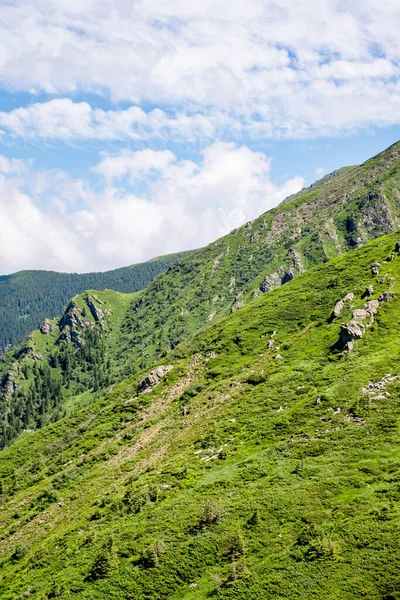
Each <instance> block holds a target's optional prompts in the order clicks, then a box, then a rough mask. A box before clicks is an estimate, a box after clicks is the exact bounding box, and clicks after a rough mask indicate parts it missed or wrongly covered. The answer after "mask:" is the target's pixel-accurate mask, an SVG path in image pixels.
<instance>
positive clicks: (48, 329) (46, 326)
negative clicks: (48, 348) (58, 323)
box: [40, 319, 54, 335]
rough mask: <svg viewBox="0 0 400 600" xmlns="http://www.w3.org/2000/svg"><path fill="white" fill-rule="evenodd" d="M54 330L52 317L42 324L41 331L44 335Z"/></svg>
mask: <svg viewBox="0 0 400 600" xmlns="http://www.w3.org/2000/svg"><path fill="white" fill-rule="evenodd" d="M52 331H54V327H53V324H52V322H51V321H50V319H45V320H44V321H43V323H42V324H41V326H40V333H43V335H47V334H48V333H51V332H52Z"/></svg>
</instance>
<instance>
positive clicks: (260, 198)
mask: <svg viewBox="0 0 400 600" xmlns="http://www.w3.org/2000/svg"><path fill="white" fill-rule="evenodd" d="M0 164H1V160H0ZM96 171H97V173H98V174H99V177H100V178H101V179H102V180H103V182H104V185H103V187H102V189H101V190H100V191H99V192H98V193H97V194H95V193H94V192H93V190H91V189H90V187H89V186H88V184H87V183H85V182H84V181H80V180H73V179H71V178H70V177H69V176H68V175H67V174H66V173H63V172H60V171H52V172H44V173H36V172H35V171H34V170H33V169H32V167H30V170H29V173H28V174H27V175H26V177H25V179H24V187H25V188H29V190H30V191H29V193H28V192H25V193H24V192H23V191H22V190H21V182H20V180H18V179H15V178H14V176H13V174H12V173H9V175H8V176H4V175H3V176H0V222H1V223H2V235H1V236H0V272H11V271H15V270H18V269H22V268H24V269H25V268H49V269H58V270H60V269H61V270H67V271H88V270H93V269H107V268H113V267H116V266H121V265H123V264H130V263H134V262H138V261H142V260H146V259H149V258H151V257H152V256H155V255H160V254H164V253H168V252H174V251H178V250H182V249H186V248H194V247H199V246H202V245H204V244H206V243H208V242H210V241H212V240H214V239H215V238H217V237H218V236H221V235H223V234H225V233H227V232H228V231H230V230H231V229H232V228H233V227H236V226H238V225H240V224H242V223H243V222H245V221H247V220H249V219H252V218H255V217H256V216H258V215H259V214H261V213H262V212H263V211H265V210H267V209H269V208H271V207H272V206H275V205H276V204H277V203H278V202H279V201H280V200H282V199H283V198H284V197H286V196H287V195H289V194H291V193H293V192H295V191H297V190H299V189H300V188H301V187H302V185H303V183H304V182H303V180H302V179H301V178H299V177H296V178H293V179H291V180H290V181H288V182H286V183H285V184H284V185H283V186H280V187H278V186H276V185H274V184H273V183H272V182H271V179H270V160H269V159H268V158H267V157H266V156H265V155H264V154H262V153H260V152H253V151H251V150H250V149H249V148H247V147H245V146H235V145H234V144H224V143H215V144H212V145H211V146H209V147H208V148H207V149H206V150H205V151H204V153H203V156H202V159H201V160H200V161H199V162H198V163H196V162H194V161H188V160H179V159H178V158H177V157H176V156H175V155H174V154H173V153H172V152H169V151H153V150H145V151H138V152H132V151H130V150H122V151H121V152H119V153H118V154H117V155H115V156H103V158H102V160H101V161H100V163H99V164H98V165H97V167H96ZM149 174H151V177H150V178H149V177H148V175H149ZM145 175H147V177H146V178H145ZM121 177H128V178H129V181H130V184H129V185H128V187H125V186H122V185H120V180H121ZM142 184H144V187H143V189H141V190H139V191H138V189H136V188H137V187H138V185H139V187H140V185H142Z"/></svg>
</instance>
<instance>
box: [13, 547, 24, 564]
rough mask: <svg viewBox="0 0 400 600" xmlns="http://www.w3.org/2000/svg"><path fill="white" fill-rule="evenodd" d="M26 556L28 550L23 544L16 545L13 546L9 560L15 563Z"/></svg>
mask: <svg viewBox="0 0 400 600" xmlns="http://www.w3.org/2000/svg"><path fill="white" fill-rule="evenodd" d="M27 554H28V548H27V547H26V546H24V545H23V544H17V546H15V549H14V552H13V553H12V554H11V560H13V561H15V562H17V561H18V560H21V559H22V558H24V556H26V555H27Z"/></svg>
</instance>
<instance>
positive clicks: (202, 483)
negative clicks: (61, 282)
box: [0, 233, 400, 600]
mask: <svg viewBox="0 0 400 600" xmlns="http://www.w3.org/2000/svg"><path fill="white" fill-rule="evenodd" d="M398 241H399V234H398V233H397V234H396V233H395V234H391V235H389V236H386V237H383V238H380V239H377V240H376V241H373V242H371V243H368V244H366V245H365V246H363V247H362V248H359V249H356V250H353V251H352V252H349V253H346V254H344V255H343V256H340V257H337V258H333V259H332V260H331V261H329V262H327V263H325V264H322V265H319V266H317V267H315V268H313V269H311V270H310V271H308V272H307V273H304V274H301V275H300V276H298V277H296V278H295V279H294V280H292V281H289V282H288V283H287V284H286V285H284V286H280V287H278V288H277V289H275V290H273V291H271V292H270V293H268V294H263V295H262V296H261V297H260V298H258V299H255V300H254V301H253V302H250V303H248V305H246V306H244V307H242V308H241V309H240V310H237V311H235V312H234V313H232V314H230V315H228V316H227V317H226V318H223V319H222V320H220V321H219V322H217V323H215V324H214V323H212V322H211V324H210V326H209V327H207V328H206V329H205V330H203V331H202V332H200V333H199V334H198V335H196V336H194V337H193V338H192V339H191V340H188V341H187V342H185V343H184V344H180V345H177V346H176V347H175V348H174V349H173V351H172V352H170V353H168V354H166V355H165V356H164V357H163V358H162V362H160V361H159V362H157V363H155V364H153V366H152V368H151V373H150V375H148V376H147V377H145V375H146V373H148V372H149V371H150V369H146V370H144V371H142V373H141V374H138V375H137V376H134V377H130V378H129V379H127V380H125V381H121V382H120V383H119V384H118V385H115V386H114V387H113V388H112V389H109V390H108V391H107V392H106V393H105V394H104V395H102V396H99V397H98V398H97V399H95V400H93V402H92V403H91V404H90V405H89V406H87V407H83V408H80V409H77V410H75V411H72V412H71V414H70V416H67V417H64V418H63V419H62V420H60V421H58V422H57V423H54V424H52V425H50V426H46V427H44V428H42V429H41V430H40V431H36V432H32V433H28V432H26V433H24V434H23V435H21V436H20V437H19V438H18V439H17V440H16V441H15V442H14V443H13V444H12V445H11V446H10V447H8V448H6V449H5V450H3V451H2V452H1V453H0V473H1V482H2V496H1V499H2V503H1V504H0V508H1V519H0V522H1V536H2V540H3V541H2V544H1V549H0V551H1V564H2V569H1V579H0V596H1V598H4V599H17V598H23V597H33V598H37V599H41V600H44V599H48V598H65V599H66V598H77V599H89V598H90V599H91V600H95V599H105V598H107V599H109V598H115V599H119V598H120V599H127V598H132V599H135V600H141V599H146V600H149V599H152V600H153V599H154V600H156V599H157V600H158V599H161V598H168V599H171V600H172V599H176V600H177V599H183V598H185V599H187V600H191V599H193V600H194V599H196V600H198V599H200V600H201V599H203V598H204V599H206V598H225V599H228V598H229V599H241V598H243V599H246V600H249V599H254V600H255V599H259V598H266V599H269V598H271V599H272V598H273V599H281V598H282V599H283V598H285V599H286V598H290V599H295V598H305V599H310V598H326V599H330V600H333V599H337V600H343V599H344V598H346V600H358V599H360V598H368V599H373V600H375V599H376V600H378V599H386V600H389V599H396V598H399V597H400V586H399V567H400V561H399V555H398V539H399V523H400V520H399V493H400V487H399V480H400V479H399V476H400V471H399V458H400V446H399V441H400V440H399V418H400V358H399V357H400V337H399V333H398V332H399V328H400V255H399V252H398V249H399V246H398ZM209 252H210V253H211V251H210V250H209ZM181 264H182V263H181ZM371 286H372V287H371ZM143 297H144V294H143V293H141V298H143ZM344 298H346V300H345V301H343V302H342V303H340V304H338V302H339V301H340V300H344ZM99 299H100V298H99ZM134 302H137V300H134ZM103 308H104V307H103ZM102 310H103V309H102ZM335 315H336V316H335ZM161 365H164V367H163V368H159V369H158V371H156V372H155V371H154V369H155V367H157V366H158V367H160V366H161ZM157 383H158V385H156V384H157Z"/></svg>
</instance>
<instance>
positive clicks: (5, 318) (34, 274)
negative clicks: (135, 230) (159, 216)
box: [0, 252, 187, 352]
mask: <svg viewBox="0 0 400 600" xmlns="http://www.w3.org/2000/svg"><path fill="white" fill-rule="evenodd" d="M186 254H187V253H186V252H181V253H179V254H171V255H168V256H162V257H160V258H157V259H153V260H150V261H148V262H145V263H142V264H138V265H133V266H131V267H124V268H121V269H115V270H113V271H106V272H104V273H83V274H78V273H56V272H53V271H20V272H18V273H14V274H12V275H1V276H0V352H1V351H4V350H5V349H7V348H8V347H9V346H13V345H15V344H18V343H19V342H21V341H22V340H23V338H24V337H25V336H26V335H27V334H28V333H29V332H30V331H32V330H33V329H36V328H37V327H39V325H40V323H41V322H42V321H43V319H44V318H45V317H49V318H51V319H52V318H54V317H56V316H58V315H60V314H61V313H62V311H63V308H64V305H65V304H66V303H67V302H68V300H69V299H70V298H71V296H74V295H76V294H80V293H81V292H83V291H84V290H93V289H95V290H104V289H107V288H108V289H112V290H116V291H118V292H136V291H138V290H141V289H142V288H144V287H146V285H147V284H148V283H149V282H150V281H151V279H152V278H153V277H155V276H156V275H158V274H159V273H161V272H162V271H166V270H167V269H168V267H169V266H170V265H171V264H172V263H173V262H175V261H176V260H179V259H180V258H182V256H185V255H186Z"/></svg>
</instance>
